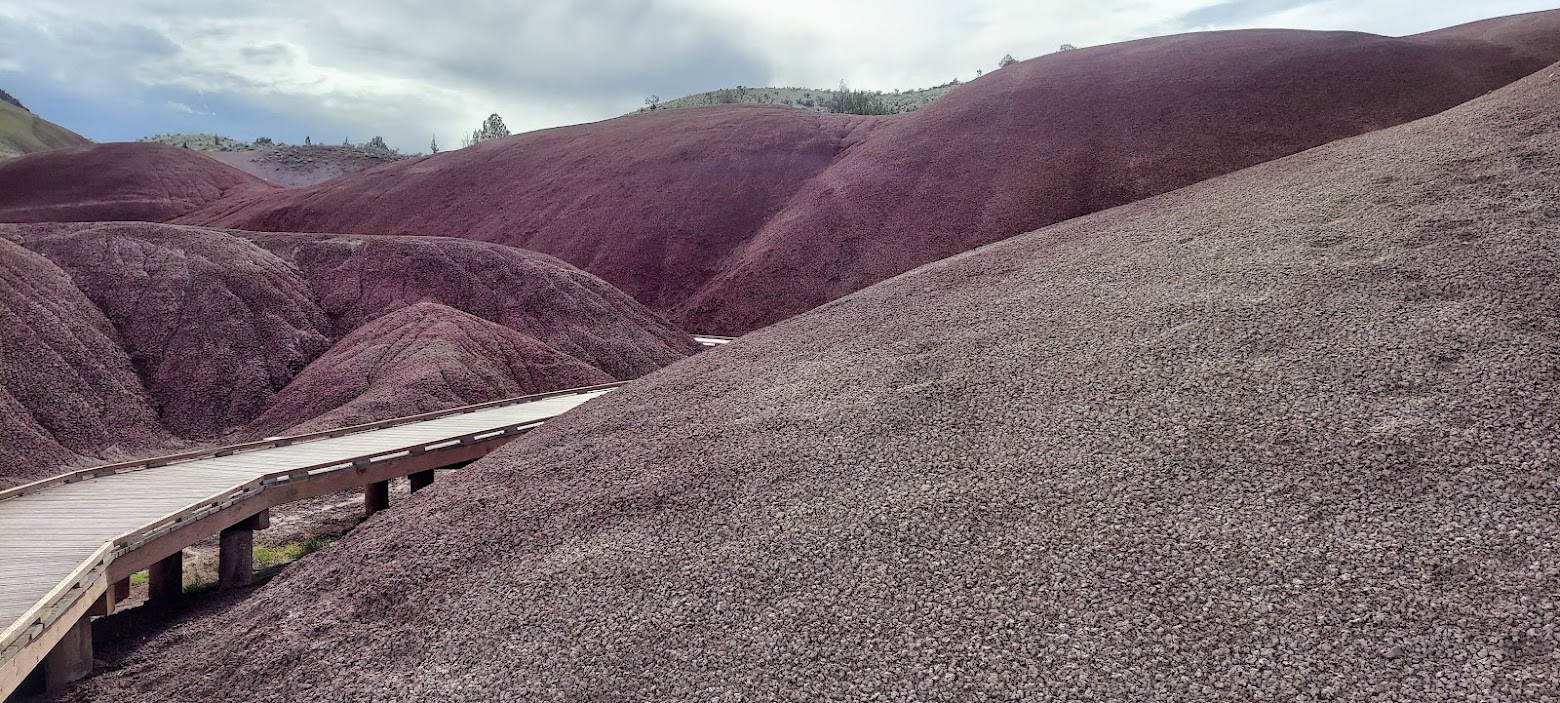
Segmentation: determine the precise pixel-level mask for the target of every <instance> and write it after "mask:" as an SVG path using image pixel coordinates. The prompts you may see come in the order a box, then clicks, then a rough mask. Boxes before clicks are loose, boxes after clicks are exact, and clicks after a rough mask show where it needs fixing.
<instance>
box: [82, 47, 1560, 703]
mask: <svg viewBox="0 0 1560 703" xmlns="http://www.w3.org/2000/svg"><path fill="white" fill-rule="evenodd" d="M1556 105H1560V66H1557V67H1553V68H1550V69H1548V70H1545V71H1541V72H1540V73H1539V74H1537V75H1535V76H1534V77H1532V78H1529V79H1526V80H1524V81H1522V82H1520V83H1518V84H1516V85H1514V86H1511V87H1508V88H1506V89H1503V90H1501V91H1499V92H1497V93H1495V94H1493V95H1491V96H1487V97H1485V98H1482V99H1479V100H1477V101H1474V102H1473V103H1470V104H1468V105H1465V106H1462V107H1459V108H1456V109H1454V110H1452V111H1450V112H1448V113H1446V114H1443V115H1440V116H1436V117H1433V118H1428V119H1425V120H1422V121H1419V122H1416V123H1412V124H1410V125H1407V126H1404V127H1400V128H1394V129H1390V130H1386V131H1382V132H1378V133H1374V134H1370V135H1366V136H1363V137H1359V138H1355V139H1351V140H1348V141H1344V142H1339V143H1336V144H1332V145H1329V146H1326V147H1323V148H1319V149H1316V150H1313V151H1310V152H1306V153H1304V154H1301V155H1298V156H1295V157H1292V158H1288V159H1284V160H1281V161H1277V162H1274V163H1271V164H1267V165H1264V166H1259V167H1256V168H1253V169H1249V170H1247V171H1243V172H1240V173H1237V174H1234V175H1231V176H1228V177H1224V178H1220V179H1217V180H1214V181H1210V182H1207V183H1203V184H1199V185H1197V186H1193V187H1191V188H1187V189H1184V190H1181V191H1178V192H1175V193H1172V194H1169V195H1167V196H1164V197H1160V198H1155V199H1152V200H1149V201H1144V202H1141V203H1137V204H1134V205H1130V206H1126V207H1122V208H1118V209H1115V210H1110V211H1107V212H1104V213H1100V214H1097V215H1095V216H1090V217H1087V218H1083V219H1080V220H1075V221H1072V222H1069V223H1065V224H1063V225H1059V226H1056V227H1051V228H1048V229H1045V230H1041V231H1038V232H1035V233H1031V234H1028V235H1024V236H1020V237H1017V238H1014V239H1012V240H1009V241H1006V242H1002V243H999V244H995V245H992V246H989V247H986V248H983V249H980V250H977V251H975V252H973V253H969V254H966V255H961V256H958V257H955V258H953V259H950V260H947V261H943V262H939V263H936V264H933V265H929V266H927V267H923V268H921V269H918V270H916V271H914V272H911V273H909V274H907V275H905V276H901V277H899V278H896V279H893V280H891V281H888V282H886V283H883V284H880V285H877V286H874V287H872V288H870V289H868V290H866V291H863V292H861V293H859V294H856V295H853V296H850V297H847V298H845V299H842V300H840V301H836V302H834V303H831V304H829V305H826V306H824V307H822V308H819V309H817V310H815V311H813V312H810V313H808V314H805V315H803V316H800V317H798V318H796V319H794V320H791V321H788V322H786V323H782V324H780V325H777V326H774V327H771V328H769V329H766V330H763V331H761V332H758V333H755V334H753V335H750V336H749V337H748V338H745V339H743V340H740V341H738V342H737V343H734V344H731V345H729V346H727V347H724V348H721V349H717V350H714V351H710V352H707V353H704V354H700V355H698V356H696V357H694V358H693V359H691V360H688V361H685V362H682V363H679V364H676V365H674V366H672V367H669V368H668V369H665V370H663V371H660V372H658V373H656V374H652V375H651V376H648V377H646V378H645V379H642V380H641V381H639V382H637V383H635V384H632V385H631V386H629V387H628V388H626V389H624V390H622V391H620V392H617V393H614V394H611V395H609V396H606V397H605V398H603V399H601V400H597V401H594V402H593V403H591V404H589V405H587V406H585V407H583V408H582V409H581V411H579V412H577V413H575V414H571V415H570V416H567V417H565V418H562V419H560V420H558V421H555V422H553V423H550V424H549V425H548V426H547V427H545V428H543V429H542V430H540V431H537V432H535V433H533V434H531V435H528V436H527V437H525V438H523V439H521V440H518V441H516V442H515V443H513V444H511V445H510V446H509V447H507V448H505V449H504V450H503V451H501V452H499V453H497V454H495V455H493V456H492V457H490V458H489V459H487V460H485V461H483V462H480V463H479V464H477V465H475V466H473V467H471V469H470V470H469V471H466V472H461V473H459V474H457V475H455V476H453V477H451V478H450V479H448V480H445V481H442V482H441V483H439V484H436V485H435V487H434V488H433V489H431V490H429V491H424V492H421V493H419V494H417V495H416V496H413V497H412V498H411V499H410V500H408V501H407V503H406V504H405V506H404V507H401V508H399V509H396V510H392V511H390V512H388V513H381V514H380V515H379V516H376V518H374V519H373V520H372V521H370V522H369V523H368V525H367V526H366V527H365V528H364V529H360V530H358V531H357V532H355V533H354V534H352V535H351V536H349V537H348V538H347V539H345V540H343V541H342V542H338V543H336V544H335V545H333V546H331V547H330V548H328V549H326V550H325V551H323V552H321V553H319V554H316V555H314V556H312V557H309V558H307V559H305V560H304V561H303V562H302V563H301V564H300V565H299V566H297V567H296V568H294V569H291V570H289V572H287V573H285V574H283V575H282V576H280V577H278V578H277V579H275V580H274V581H273V582H272V583H271V584H270V585H268V586H267V587H266V588H264V589H261V590H260V591H259V592H257V593H256V595H255V597H254V598H253V599H252V600H251V601H249V602H248V603H245V604H244V605H242V606H240V607H237V608H234V609H232V610H230V611H228V612H226V613H225V614H223V615H221V616H218V617H215V618H212V619H210V620H206V621H200V622H195V623H190V624H187V625H184V626H181V627H178V628H175V629H173V630H171V631H170V632H169V633H167V634H165V635H163V636H161V637H159V638H157V639H156V640H154V641H152V642H151V643H150V644H149V645H147V646H145V647H143V648H142V650H141V651H140V653H138V654H137V655H136V656H135V657H132V658H131V660H130V661H129V662H128V663H127V665H126V666H125V668H123V669H121V670H119V671H116V672H114V673H112V674H110V675H105V676H99V677H96V678H95V679H92V680H90V681H89V682H88V683H87V684H86V685H85V686H83V687H81V688H79V689H78V690H77V691H76V692H75V693H74V694H73V695H71V696H69V697H68V700H83V701H84V700H116V701H134V700H146V701H153V700H156V701H166V700H212V699H227V700H268V701H269V700H300V701H302V700H308V701H336V700H343V701H345V700H354V701H355V700H408V701H409V700H473V701H475V700H483V701H488V700H560V701H561V700H593V701H643V700H809V701H816V700H831V701H832V700H837V701H861V700H950V701H970V700H1026V701H1046V700H1058V701H1061V700H1067V701H1108V700H1165V701H1209V700H1230V701H1253V700H1283V701H1318V700H1349V701H1359V700H1371V701H1442V700H1463V701H1540V700H1556V699H1560V659H1557V655H1556V644H1557V628H1560V609H1557V607H1556V600H1557V593H1560V553H1557V551H1560V550H1557V545H1560V490H1557V489H1560V439H1557V436H1560V433H1557V430H1560V378H1557V376H1560V239H1557V238H1560V120H1557V119H1556V108H1555V106H1556Z"/></svg>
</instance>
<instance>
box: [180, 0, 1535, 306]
mask: <svg viewBox="0 0 1560 703" xmlns="http://www.w3.org/2000/svg"><path fill="white" fill-rule="evenodd" d="M1556 35H1560V12H1549V13H1540V14H1534V15H1525V16H1519V17H1512V18H1505V19H1502V20H1494V21H1490V22H1484V23H1479V24H1477V25H1470V26H1468V27H1464V28H1454V29H1452V30H1445V31H1442V32H1436V33H1430V34H1425V35H1420V36H1415V37H1407V38H1387V37H1379V36H1374V35H1366V34H1356V33H1344V32H1299V31H1278V30H1260V31H1241V32H1216V33H1202V34H1187V35H1180V36H1173V37H1164V38H1158V39H1148V40H1143V41H1136V42H1128V43H1124V44H1115V45H1109V46H1101V47H1094V48H1089V49H1083V50H1080V51H1069V52H1065V53H1060V54H1055V55H1050V56H1045V57H1042V58H1038V59H1034V60H1031V61H1026V62H1022V63H1019V64H1015V65H1013V66H1010V67H1008V68H1005V69H1003V70H1001V71H997V72H995V73H993V74H990V75H988V76H986V77H983V78H981V79H979V80H976V81H974V82H972V83H970V84H968V85H966V86H964V87H962V88H959V89H958V90H955V91H954V92H952V93H951V94H949V95H948V96H946V97H944V98H941V99H939V100H938V101H936V102H934V103H933V104H932V105H931V106H929V107H927V108H925V109H922V110H920V111H917V112H914V113H909V114H906V115H899V116H892V117H875V118H868V117H850V116H839V115H817V114H812V113H805V112H800V111H793V110H786V109H780V108H764V107H713V108H700V109H689V110H669V111H657V112H652V113H649V114H643V115H633V116H630V117H625V118H620V119H616V120H609V121H606V122H601V123H596V124H589V125H581V126H577V127H568V128H562V129H554V130H547V131H542V132H536V133H532V134H525V135H520V136H517V137H512V138H509V139H505V140H501V141H497V142H490V143H485V144H482V145H479V146H477V147H473V148H469V149H462V150H459V151H455V152H446V153H443V154H439V155H437V156H434V157H430V158H425V159H421V160H416V161H412V162H404V163H399V164H394V165H390V166H386V167H382V168H379V169H375V170H373V171H370V172H365V173H361V174H354V175H350V176H346V177H343V178H339V179H336V180H334V181H331V182H329V183H325V184H322V185H320V186H317V187H314V188H306V189H297V190H291V191H287V192H273V193H268V194H260V195H254V196H251V197H241V198H231V199H227V200H225V201H223V202H219V203H215V204H213V205H212V206H209V207H207V208H204V209H203V210H201V211H200V212H197V213H193V214H191V215H189V216H186V218H185V220H184V221H188V222H192V223H199V224H212V225H218V226H234V227H241V228H245V229H280V230H316V231H318V230H326V231H354V232H375V233H405V234H443V235H449V236H458V237H469V238H474V239H480V240H483V241H490V242H499V243H504V244H509V245H513V246H517V247H523V248H529V249H534V250H538V251H543V252H547V253H551V254H554V255H556V256H558V257H560V258H562V259H564V260H566V261H569V262H570V263H573V264H575V265H577V266H580V267H581V268H584V269H586V270H588V271H591V272H592V273H595V274H597V275H599V276H601V277H603V278H605V279H606V280H607V281H609V282H611V283H613V284H615V285H617V286H618V287H620V288H622V289H624V290H626V291H628V292H629V293H631V294H632V295H634V296H635V297H636V298H638V299H639V300H640V301H642V302H644V303H646V304H647V305H649V306H650V307H651V308H653V309H656V310H659V311H662V312H663V313H667V314H668V315H670V316H671V318H672V319H673V320H675V321H678V322H680V323H682V324H683V325H684V326H685V327H688V328H690V329H696V330H699V331H708V332H727V333H732V332H742V331H746V330H749V329H753V328H756V327H759V326H762V325H765V324H768V323H771V322H774V321H776V320H779V319H783V318H785V317H787V316H790V315H794V314H796V313H798V312H801V311H803V310H806V309H809V308H812V307H815V306H817V305H819V304H821V303H823V302H826V301H828V300H830V299H833V298H836V297H838V296H840V295H844V294H846V293H848V292H850V291H853V290H857V289H859V288H862V287H864V286H866V285H869V284H871V283H873V282H875V281H879V280H882V279H884V278H887V277H889V276H892V275H894V274H897V273H899V272H902V271H905V270H908V269H910V268H913V267H915V266H918V265H920V264H924V263H927V262H930V261H935V260H937V259H941V258H943V257H946V256H949V255H951V254H954V253H957V252H960V251H965V250H968V249H970V248H972V247H975V246H979V245H981V244H985V243H989V242H992V241H996V240H1000V239H1002V238H1005V237H1008V236H1012V235H1014V234H1017V233H1019V232H1023V231H1026V230H1029V229H1033V228H1035V227H1040V226H1043V225H1046V224H1050V223H1053V222H1057V221H1061V220H1064V219H1067V218H1071V217H1076V216H1079V215H1082V214H1086V213H1089V212H1094V211H1098V210H1101V209H1105V208H1109V207H1113V206H1116V205H1120V204H1123V203H1128V202H1132V201H1135V200H1138V199H1142V198H1145V197H1149V196H1152V195H1156V194H1159V193H1163V192H1166V191H1169V190H1173V189H1175V188H1179V187H1182V186H1185V185H1189V184H1191V183H1195V182H1197V181H1200V180H1203V179H1206V178H1210V177H1213V176H1217V175H1219V174H1223V173H1228V172H1230V171H1234V170H1237V169H1240V168H1244V167H1246V166H1250V165H1253V164H1256V163H1260V162H1263V161H1267V160H1270V159H1274V158H1277V157H1281V156H1284V155H1286V154H1292V153H1295V152H1297V151H1300V150H1303V149H1307V148H1310V147H1314V146H1316V145H1319V144H1323V143H1326V142H1329V141H1333V140H1336V139H1340V138H1344V137H1349V136H1353V135H1357V134H1362V133H1365V132H1369V131H1372V130H1376V129H1381V128H1383V127H1387V126H1391V125H1395V124H1400V123H1403V122H1406V121H1409V120H1413V119H1416V118H1419V117H1423V116H1426V115H1430V114H1434V113H1436V112H1440V111H1442V110H1445V109H1447V108H1450V107H1452V106H1454V105H1457V104H1459V103H1461V102H1463V101H1466V100H1468V99H1471V98H1474V97H1477V96H1479V95H1482V94H1484V93H1486V92H1488V91H1490V90H1493V89H1495V88H1498V87H1500V86H1502V85H1505V84H1507V83H1509V82H1511V81H1513V80H1516V79H1518V78H1520V77H1522V76H1524V75H1526V74H1528V73H1530V72H1532V71H1534V70H1537V69H1539V68H1541V67H1543V66H1545V65H1547V64H1548V63H1550V62H1551V61H1554V60H1556V59H1557V58H1560V55H1557V54H1560V46H1556V41H1555V39H1554V37H1555V36H1556Z"/></svg>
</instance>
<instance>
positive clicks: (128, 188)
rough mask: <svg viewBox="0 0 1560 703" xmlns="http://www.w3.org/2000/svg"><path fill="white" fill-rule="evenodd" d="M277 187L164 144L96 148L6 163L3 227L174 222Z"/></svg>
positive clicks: (1, 184)
mask: <svg viewBox="0 0 1560 703" xmlns="http://www.w3.org/2000/svg"><path fill="white" fill-rule="evenodd" d="M271 188H272V186H270V185H269V184H267V183H266V182H264V181H262V180H260V179H258V178H255V177H254V176H250V175H249V174H246V173H243V172H242V171H239V170H238V169H235V168H232V167H231V166H227V165H226V164H223V163H221V162H218V161H217V160H215V159H212V158H210V157H207V156H205V155H203V154H200V153H198V152H195V151H192V150H189V149H181V148H179V147H172V146H167V145H164V144H140V143H114V144H93V145H90V146H82V147H75V148H71V149H56V150H54V151H48V152H44V153H39V154H32V155H30V156H27V157H24V158H17V159H11V160H10V161H5V162H0V222H88V221H99V220H147V221H161V220H169V219H172V218H174V217H178V216H179V215H182V214H184V213H187V212H189V211H191V210H193V209H195V208H196V207H199V206H200V205H203V204H206V203H209V202H211V201H213V200H217V199H218V198H221V197H223V196H228V195H236V194H239V193H250V192H263V191H266V190H270V189H271Z"/></svg>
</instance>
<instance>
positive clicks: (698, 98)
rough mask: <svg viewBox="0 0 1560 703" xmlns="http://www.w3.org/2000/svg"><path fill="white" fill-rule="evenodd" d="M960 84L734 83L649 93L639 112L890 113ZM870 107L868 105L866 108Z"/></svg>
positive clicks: (905, 109) (922, 104)
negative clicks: (884, 87) (782, 109)
mask: <svg viewBox="0 0 1560 703" xmlns="http://www.w3.org/2000/svg"><path fill="white" fill-rule="evenodd" d="M960 85H962V83H961V82H960V81H959V80H958V79H954V80H953V81H950V82H948V83H944V84H942V85H938V86H933V87H931V88H922V89H919V90H905V91H899V90H895V91H892V92H883V91H878V90H852V89H850V88H849V87H848V86H847V85H845V84H844V83H841V84H840V87H839V88H837V89H833V90H831V89H828V88H790V87H787V88H774V87H768V88H749V87H746V86H740V85H739V86H737V87H735V88H721V89H720V90H711V91H708V92H704V93H695V94H693V95H688V96H684V97H681V98H677V99H675V100H665V101H662V100H659V99H654V96H652V100H651V101H647V104H646V106H645V107H643V108H640V109H639V112H646V111H649V110H656V109H659V110H669V109H673V108H679V107H700V106H704V105H741V104H746V105H782V106H786V107H795V108H800V109H802V110H810V111H812V112H851V111H850V110H848V109H832V108H838V107H846V106H849V105H877V106H880V108H878V109H877V111H874V112H869V113H853V114H885V115H892V114H897V113H901V112H913V111H915V110H919V109H921V108H922V107H925V106H926V105H927V104H929V103H931V102H932V101H933V100H936V99H937V98H940V97H942V96H944V95H947V94H948V93H949V92H950V91H952V90H953V89H954V88H957V87H959V86H960ZM869 109H870V108H869Z"/></svg>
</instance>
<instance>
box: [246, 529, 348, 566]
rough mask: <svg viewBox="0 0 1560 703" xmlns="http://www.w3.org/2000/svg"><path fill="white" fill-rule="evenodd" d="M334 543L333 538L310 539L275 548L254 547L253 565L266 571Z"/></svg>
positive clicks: (334, 539)
mask: <svg viewBox="0 0 1560 703" xmlns="http://www.w3.org/2000/svg"><path fill="white" fill-rule="evenodd" d="M334 541H336V538H334V537H310V538H309V539H306V540H303V541H301V542H288V543H286V544H280V545H277V546H275V547H265V546H256V547H255V565H256V566H258V567H260V568H262V569H268V568H271V567H273V566H279V565H281V564H286V563H289V562H294V561H298V560H299V559H302V558H304V557H306V556H308V555H310V554H313V553H315V552H318V551H320V550H321V549H324V548H325V546H326V545H328V544H330V543H331V542H334Z"/></svg>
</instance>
